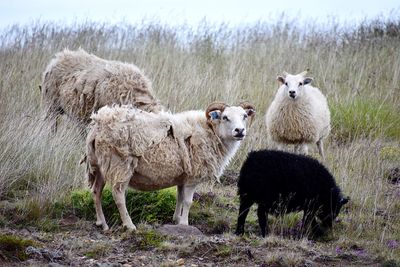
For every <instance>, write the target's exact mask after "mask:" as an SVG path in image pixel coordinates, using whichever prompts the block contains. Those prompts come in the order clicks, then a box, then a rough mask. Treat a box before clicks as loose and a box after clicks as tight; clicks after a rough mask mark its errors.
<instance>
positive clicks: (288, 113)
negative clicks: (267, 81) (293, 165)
mask: <svg viewBox="0 0 400 267" xmlns="http://www.w3.org/2000/svg"><path fill="white" fill-rule="evenodd" d="M265 120H266V125H267V132H268V136H269V138H271V140H272V141H274V142H277V143H284V144H302V143H316V142H317V141H319V140H321V139H323V138H325V137H327V136H328V134H329V132H330V112H329V108H328V104H327V101H326V98H325V96H324V95H323V94H322V93H321V92H320V91H319V90H318V89H317V88H315V87H313V86H311V85H308V84H307V85H304V93H303V95H302V96H301V97H299V98H298V99H296V100H295V101H294V100H292V99H291V98H289V96H287V94H285V92H284V86H281V87H280V88H279V90H278V92H277V94H276V96H275V99H274V100H273V102H272V103H271V105H270V107H269V108H268V111H267V114H266V116H265Z"/></svg>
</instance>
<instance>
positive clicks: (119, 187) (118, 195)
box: [112, 180, 136, 231]
mask: <svg viewBox="0 0 400 267" xmlns="http://www.w3.org/2000/svg"><path fill="white" fill-rule="evenodd" d="M128 184H129V180H128V181H127V182H124V183H118V184H116V185H114V186H113V188H112V195H113V198H114V201H115V204H117V208H118V211H119V215H120V216H121V220H122V226H123V227H126V228H127V229H128V230H133V231H135V230H136V226H135V225H134V224H133V222H132V219H131V217H130V216H129V213H128V210H127V209H126V203H125V190H126V188H127V187H128Z"/></svg>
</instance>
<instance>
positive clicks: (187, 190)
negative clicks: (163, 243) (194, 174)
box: [178, 185, 196, 225]
mask: <svg viewBox="0 0 400 267" xmlns="http://www.w3.org/2000/svg"><path fill="white" fill-rule="evenodd" d="M195 189H196V186H195V185H184V186H183V201H182V215H181V216H180V217H178V218H179V219H178V224H183V225H189V209H190V206H191V205H192V202H193V194H194V190H195Z"/></svg>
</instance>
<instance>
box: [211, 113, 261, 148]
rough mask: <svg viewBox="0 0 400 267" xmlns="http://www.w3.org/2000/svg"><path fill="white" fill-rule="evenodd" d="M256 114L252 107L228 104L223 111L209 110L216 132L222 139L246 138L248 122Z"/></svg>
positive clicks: (237, 139) (238, 139)
mask: <svg viewBox="0 0 400 267" xmlns="http://www.w3.org/2000/svg"><path fill="white" fill-rule="evenodd" d="M254 114H255V111H254V108H252V107H247V108H243V107H241V106H232V107H231V106H227V107H225V108H224V110H223V111H221V110H213V111H211V112H209V117H210V121H211V123H212V124H213V125H214V128H215V132H216V133H217V135H218V136H219V137H220V138H221V139H222V140H236V141H240V140H243V138H245V136H246V126H247V122H248V120H249V119H251V117H252V116H254Z"/></svg>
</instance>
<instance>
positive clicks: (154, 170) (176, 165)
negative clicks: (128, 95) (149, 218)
mask: <svg viewBox="0 0 400 267" xmlns="http://www.w3.org/2000/svg"><path fill="white" fill-rule="evenodd" d="M254 114H255V111H254V107H253V106H252V105H251V104H249V103H242V104H240V105H239V106H228V105H226V104H224V103H220V102H214V103H212V104H210V105H209V106H208V108H207V110H206V111H205V112H204V111H199V110H192V111H186V112H182V113H178V114H171V113H168V112H164V111H161V112H160V113H158V114H155V113H149V112H145V111H141V110H138V109H135V108H130V107H128V106H122V107H116V106H114V107H103V108H101V109H100V110H99V111H98V113H97V114H94V115H92V116H91V118H92V120H93V122H92V125H91V129H90V131H89V134H88V137H87V140H86V156H87V158H86V163H87V176H88V179H89V184H90V186H91V187H92V190H93V197H94V202H95V208H96V216H97V222H96V224H97V225H98V226H102V228H103V230H107V229H108V225H107V223H106V220H105V218H104V214H103V211H102V207H101V194H102V190H103V187H104V185H105V183H106V182H108V183H110V184H111V188H112V194H113V198H114V200H115V202H116V204H117V207H118V210H119V213H120V216H121V220H122V223H123V226H124V227H126V228H128V229H130V230H134V229H136V227H135V225H134V224H133V223H132V220H131V218H130V216H129V214H128V211H127V209H126V205H125V190H126V188H127V187H128V186H131V187H133V188H135V189H138V190H142V191H149V190H157V189H162V188H167V187H171V186H175V185H176V186H177V201H176V209H175V213H174V216H173V218H174V220H175V221H176V222H177V223H178V224H183V225H188V215H189V208H190V206H191V203H192V199H193V194H194V191H195V188H196V185H198V184H199V183H201V182H203V181H206V180H208V179H211V178H212V177H215V178H216V179H218V178H219V176H220V175H221V174H222V172H223V170H224V169H225V167H226V166H227V165H228V163H229V161H230V160H231V158H232V157H233V156H234V155H235V153H236V151H237V150H238V148H239V145H240V143H241V140H242V139H243V138H244V137H245V136H246V124H247V120H248V119H249V118H250V120H252V119H253V118H254ZM250 122H251V121H250Z"/></svg>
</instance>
